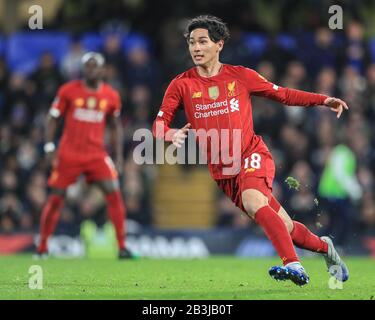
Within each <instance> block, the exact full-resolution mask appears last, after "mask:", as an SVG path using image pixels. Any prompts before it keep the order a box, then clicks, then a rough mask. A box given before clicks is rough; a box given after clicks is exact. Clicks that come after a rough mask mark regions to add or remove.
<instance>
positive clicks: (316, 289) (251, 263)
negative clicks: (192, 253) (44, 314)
mask: <svg viewBox="0 0 375 320" xmlns="http://www.w3.org/2000/svg"><path fill="white" fill-rule="evenodd" d="M302 262H303V265H304V266H305V268H306V270H307V271H308V273H309V275H310V283H309V284H308V285H306V286H304V287H298V286H296V285H295V284H293V283H292V282H291V281H286V282H277V281H275V280H273V279H272V278H271V277H270V276H269V275H268V268H269V267H271V266H273V265H277V264H279V260H278V259H276V258H275V259H265V258H258V259H246V258H236V257H226V256H223V257H211V258H208V259H194V260H164V259H146V258H141V259H138V260H132V261H118V260H111V259H97V260H94V259H70V260H61V259H56V258H50V259H48V260H33V259H32V257H31V256H29V255H20V256H9V257H0V270H1V272H0V299H137V300H138V299H146V300H147V299H192V300H195V299H199V300H204V299H217V300H220V299H236V300H239V299H247V300H255V299H270V300H272V299H356V300H357V299H366V300H367V299H375V298H374V296H375V277H374V276H373V270H374V267H375V260H372V259H369V258H348V257H347V258H346V259H345V262H346V263H347V265H348V267H349V269H350V277H351V278H350V279H349V281H348V282H346V283H344V284H343V289H341V290H340V289H336V290H332V289H330V288H329V286H328V280H329V275H328V273H327V272H326V267H325V263H324V260H323V258H320V257H317V258H304V259H303V260H302ZM31 265H40V266H41V267H42V268H43V276H44V281H43V289H42V290H31V289H29V288H28V282H29V277H30V276H31V274H29V273H28V270H29V268H30V266H31Z"/></svg>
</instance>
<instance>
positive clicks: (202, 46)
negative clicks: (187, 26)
mask: <svg viewBox="0 0 375 320" xmlns="http://www.w3.org/2000/svg"><path fill="white" fill-rule="evenodd" d="M188 44H189V51H190V55H191V57H192V59H193V62H194V64H195V65H196V66H207V65H209V64H210V63H212V62H213V61H218V60H219V53H220V51H221V49H222V48H223V44H224V43H223V41H222V40H220V41H218V42H213V41H212V40H211V39H210V37H209V36H208V30H207V29H202V28H198V29H194V30H193V31H192V32H191V33H190V36H189V38H188Z"/></svg>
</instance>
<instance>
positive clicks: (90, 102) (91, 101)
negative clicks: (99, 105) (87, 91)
mask: <svg viewBox="0 0 375 320" xmlns="http://www.w3.org/2000/svg"><path fill="white" fill-rule="evenodd" d="M95 107H96V98H95V97H89V98H87V108H89V109H94V108H95Z"/></svg>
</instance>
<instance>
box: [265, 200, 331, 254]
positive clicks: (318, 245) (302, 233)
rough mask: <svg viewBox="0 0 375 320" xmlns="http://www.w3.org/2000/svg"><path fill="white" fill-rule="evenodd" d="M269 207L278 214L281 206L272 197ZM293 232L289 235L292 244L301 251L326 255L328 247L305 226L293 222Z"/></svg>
mask: <svg viewBox="0 0 375 320" xmlns="http://www.w3.org/2000/svg"><path fill="white" fill-rule="evenodd" d="M270 207H271V208H272V209H273V210H274V211H276V212H278V211H279V209H280V207H281V205H280V203H279V202H278V201H277V200H276V198H275V197H274V196H273V195H272V196H271V201H270ZM293 225H294V227H293V230H292V232H291V233H290V236H291V237H292V240H293V243H294V244H295V245H296V246H297V247H298V248H301V249H306V250H310V251H314V252H320V253H327V251H328V245H327V243H326V242H324V241H323V240H321V239H320V238H319V237H318V236H317V235H315V234H313V233H312V232H311V231H310V230H309V229H308V228H307V227H306V226H305V225H303V224H302V223H300V222H297V221H293Z"/></svg>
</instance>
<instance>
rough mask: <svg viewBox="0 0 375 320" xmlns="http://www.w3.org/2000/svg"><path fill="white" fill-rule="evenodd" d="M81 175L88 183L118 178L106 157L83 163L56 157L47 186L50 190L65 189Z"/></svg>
mask: <svg viewBox="0 0 375 320" xmlns="http://www.w3.org/2000/svg"><path fill="white" fill-rule="evenodd" d="M82 174H83V175H85V177H86V181H87V182H88V183H92V182H95V181H101V180H114V179H117V177H118V174H117V170H116V168H115V165H114V163H113V161H112V159H111V158H110V157H109V156H108V155H103V156H102V157H99V158H96V159H92V160H89V161H84V162H74V161H72V160H67V159H64V157H62V156H58V157H57V158H56V161H55V162H54V164H53V168H52V172H51V175H50V176H49V179H48V185H49V186H50V187H52V188H57V189H65V188H67V187H68V186H69V185H71V184H73V183H75V182H76V181H77V179H78V177H79V176H80V175H82Z"/></svg>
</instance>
